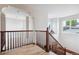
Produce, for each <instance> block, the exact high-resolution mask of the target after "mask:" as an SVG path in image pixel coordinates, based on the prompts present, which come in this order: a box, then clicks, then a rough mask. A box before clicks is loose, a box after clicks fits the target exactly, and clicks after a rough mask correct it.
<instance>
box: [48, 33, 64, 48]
mask: <svg viewBox="0 0 79 59" xmlns="http://www.w3.org/2000/svg"><path fill="white" fill-rule="evenodd" d="M49 35H50V36H51V37H52V38H53V39H54V40H55V41H56V42H57V43H58V44H59V45H60V46H61V47H62V48H63V49H64V47H63V46H62V45H61V44H60V43H59V42H58V41H57V40H56V39H55V38H54V37H53V36H52V34H51V33H49Z"/></svg>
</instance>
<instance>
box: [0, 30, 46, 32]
mask: <svg viewBox="0 0 79 59" xmlns="http://www.w3.org/2000/svg"><path fill="white" fill-rule="evenodd" d="M0 32H46V30H11V31H0Z"/></svg>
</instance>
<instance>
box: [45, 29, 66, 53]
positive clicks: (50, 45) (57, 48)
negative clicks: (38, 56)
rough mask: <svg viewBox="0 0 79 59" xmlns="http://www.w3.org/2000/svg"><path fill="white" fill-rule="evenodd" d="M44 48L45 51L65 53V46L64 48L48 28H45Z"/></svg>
mask: <svg viewBox="0 0 79 59" xmlns="http://www.w3.org/2000/svg"><path fill="white" fill-rule="evenodd" d="M46 33H47V34H46V36H47V39H46V49H47V51H50V50H51V51H53V52H55V53H56V54H60V55H66V48H64V47H63V46H62V45H61V44H60V43H59V42H58V41H57V40H56V39H55V38H54V36H53V35H52V34H51V33H50V32H49V29H48V28H47V31H46Z"/></svg>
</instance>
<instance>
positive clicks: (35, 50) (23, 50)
mask: <svg viewBox="0 0 79 59" xmlns="http://www.w3.org/2000/svg"><path fill="white" fill-rule="evenodd" d="M47 54H48V53H47V52H45V51H44V50H43V49H42V48H40V47H38V46H37V45H32V44H31V45H26V46H23V47H20V48H15V49H13V50H9V51H6V52H3V53H2V55H47Z"/></svg>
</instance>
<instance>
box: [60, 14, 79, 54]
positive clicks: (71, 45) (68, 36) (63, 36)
mask: <svg viewBox="0 0 79 59" xmlns="http://www.w3.org/2000/svg"><path fill="white" fill-rule="evenodd" d="M72 18H75V19H78V18H79V14H75V15H70V16H67V17H63V18H59V20H60V28H59V30H60V35H59V36H60V37H59V40H60V43H61V44H62V45H63V46H64V47H66V48H68V49H70V50H72V51H75V52H77V53H79V47H78V45H79V34H78V33H74V32H73V33H68V32H63V26H62V25H63V24H62V22H63V21H64V20H68V19H72Z"/></svg>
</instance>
